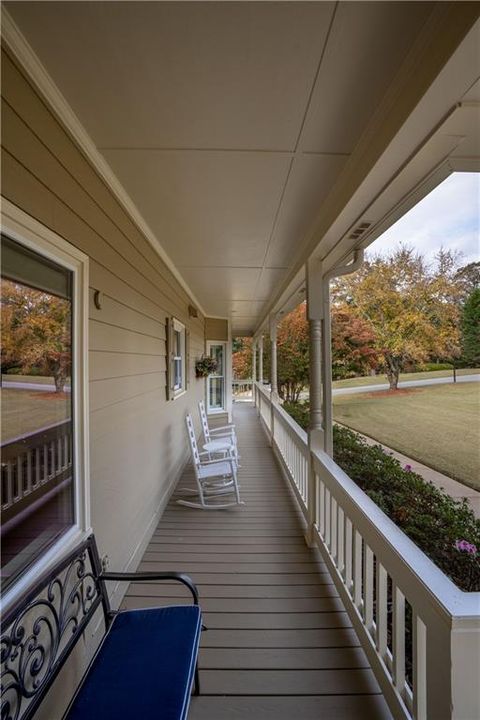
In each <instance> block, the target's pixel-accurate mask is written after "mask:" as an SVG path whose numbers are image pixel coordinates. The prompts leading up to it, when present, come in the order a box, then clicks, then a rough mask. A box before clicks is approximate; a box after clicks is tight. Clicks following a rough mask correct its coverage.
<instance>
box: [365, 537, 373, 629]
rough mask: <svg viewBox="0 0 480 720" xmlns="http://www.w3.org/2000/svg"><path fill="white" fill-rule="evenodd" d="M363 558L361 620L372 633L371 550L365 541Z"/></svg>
mask: <svg viewBox="0 0 480 720" xmlns="http://www.w3.org/2000/svg"><path fill="white" fill-rule="evenodd" d="M364 547H365V557H364V559H363V578H364V579H363V598H364V603H363V621H364V623H365V626H366V628H367V630H368V632H369V633H370V634H371V635H373V552H372V551H371V549H370V547H369V546H368V545H367V543H365V545H364Z"/></svg>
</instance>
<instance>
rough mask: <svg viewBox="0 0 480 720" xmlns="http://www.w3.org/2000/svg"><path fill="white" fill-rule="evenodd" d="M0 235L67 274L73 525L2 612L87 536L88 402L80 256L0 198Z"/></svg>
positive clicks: (84, 261)
mask: <svg viewBox="0 0 480 720" xmlns="http://www.w3.org/2000/svg"><path fill="white" fill-rule="evenodd" d="M1 230H2V233H3V234H4V235H6V236H7V237H9V238H11V239H12V240H14V241H15V242H17V243H19V244H20V245H23V246H24V247H26V248H29V249H30V250H32V251H34V252H35V253H37V254H38V255H40V256H43V257H45V258H46V259H48V260H52V261H53V262H55V263H57V264H58V265H61V266H63V267H65V268H67V269H68V270H70V271H71V272H72V274H73V294H72V301H73V318H72V319H73V325H72V340H73V354H72V406H73V412H72V419H73V470H74V478H75V480H74V524H73V525H72V526H71V527H70V528H69V529H68V530H67V531H66V532H65V533H64V534H63V535H62V536H61V537H60V538H58V540H57V541H56V542H54V543H53V545H51V547H49V548H48V550H46V551H45V552H44V553H43V554H42V555H41V556H40V557H39V558H37V560H36V561H35V562H34V563H33V564H32V565H31V566H30V567H29V568H28V569H27V570H26V571H25V572H24V573H22V574H21V575H20V577H18V578H17V580H15V581H14V582H13V583H12V586H11V587H9V588H8V590H7V591H6V592H5V594H4V596H3V597H2V598H1V603H0V604H1V610H2V612H5V611H6V610H7V609H8V608H9V607H10V606H11V605H12V604H13V603H15V601H16V600H17V599H18V598H19V596H21V595H22V594H23V593H25V592H26V591H27V590H28V588H29V586H30V585H31V584H32V583H33V582H34V580H35V579H36V578H38V575H39V574H40V573H43V572H45V571H46V570H48V569H49V568H50V567H51V566H53V565H54V563H56V562H58V559H59V558H60V557H62V556H64V555H66V554H67V553H68V552H69V551H70V550H71V549H72V548H73V547H74V546H75V545H77V544H78V543H79V542H80V541H81V540H83V539H84V538H85V537H86V536H87V535H88V534H89V533H90V532H91V525H90V522H91V521H90V457H89V422H88V411H89V399H88V314H89V313H88V305H89V290H88V271H89V259H88V256H87V255H85V253H83V252H82V251H81V250H78V249H77V248H76V247H75V246H73V245H71V244H70V243H69V242H67V241H66V240H65V239H64V238H62V237H60V236H59V235H57V234H56V233H55V232H53V231H52V230H50V229H49V228H47V227H46V226H45V225H43V224H42V223H40V222H38V221H37V220H35V219H34V218H32V217H31V216H30V215H28V214H27V213H25V212H24V211H23V210H20V208H18V207H17V206H15V205H13V203H11V202H10V201H8V200H6V199H5V198H3V197H2V211H1Z"/></svg>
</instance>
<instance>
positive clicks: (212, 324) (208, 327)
mask: <svg viewBox="0 0 480 720" xmlns="http://www.w3.org/2000/svg"><path fill="white" fill-rule="evenodd" d="M205 340H222V341H223V342H227V340H228V320H222V319H221V318H209V317H207V318H205Z"/></svg>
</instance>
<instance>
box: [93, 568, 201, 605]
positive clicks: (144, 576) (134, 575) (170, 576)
mask: <svg viewBox="0 0 480 720" xmlns="http://www.w3.org/2000/svg"><path fill="white" fill-rule="evenodd" d="M98 579H99V580H103V581H109V580H113V581H119V582H149V581H152V580H177V582H180V583H182V584H183V585H185V586H186V587H187V588H188V589H189V590H190V592H191V593H192V598H193V604H194V605H198V590H197V586H196V585H195V583H194V582H193V580H192V579H191V577H190V576H189V575H186V574H185V573H181V572H118V573H117V572H104V573H101V574H100V575H99V576H98Z"/></svg>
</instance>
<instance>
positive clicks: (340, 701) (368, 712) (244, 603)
mask: <svg viewBox="0 0 480 720" xmlns="http://www.w3.org/2000/svg"><path fill="white" fill-rule="evenodd" d="M234 419H235V423H236V425H237V433H238V438H239V447H240V452H241V456H242V461H241V462H242V468H241V471H240V482H241V495H242V499H243V500H245V502H246V505H245V506H244V507H241V508H238V509H234V510H223V511H218V512H210V513H207V512H204V511H201V510H193V509H189V508H185V507H181V506H179V505H177V504H176V502H175V497H173V498H172V500H171V502H170V504H169V505H168V507H167V509H166V511H165V513H164V515H163V517H162V519H161V521H160V523H159V525H158V528H157V530H156V531H155V534H154V536H153V538H152V541H151V543H150V545H149V546H148V548H147V551H146V553H145V555H144V558H143V561H142V563H141V565H140V568H139V569H141V570H167V569H171V570H182V571H185V572H187V573H188V574H189V575H191V576H192V578H193V579H194V581H195V582H196V583H197V585H198V587H199V591H200V599H201V606H202V609H203V613H204V623H205V625H206V626H207V627H208V630H207V631H206V632H204V633H202V641H201V650H200V682H201V690H202V695H201V697H198V698H192V703H191V708H190V714H189V718H190V720H233V719H235V720H240V719H241V718H246V719H247V718H248V719H249V720H314V719H315V720H317V719H320V718H322V720H327V719H328V718H341V719H342V720H353V718H355V719H357V720H360V719H362V720H380V719H381V720H386V718H390V714H389V712H388V709H387V707H386V704H385V701H384V699H383V697H382V695H381V693H380V689H379V687H378V685H377V683H376V681H375V679H374V677H373V674H372V671H371V670H370V669H369V666H368V662H367V660H366V657H365V655H364V653H363V650H362V649H361V648H360V647H359V642H358V639H357V637H356V635H355V632H354V631H353V629H352V628H351V625H350V621H349V619H348V616H347V614H346V612H345V611H344V608H343V606H342V603H341V602H340V600H339V598H338V596H337V593H336V591H335V587H334V585H333V584H332V580H331V578H330V576H329V574H328V573H327V571H326V567H325V565H324V564H323V563H322V561H321V559H320V557H319V555H318V553H317V552H316V551H314V550H310V549H308V548H307V546H306V545H305V542H304V539H303V528H302V522H301V518H300V515H299V513H298V510H297V508H296V504H295V500H294V497H293V495H292V493H291V492H290V490H289V488H288V487H287V485H286V483H285V481H284V479H283V477H282V475H281V473H280V470H279V468H278V465H277V463H276V460H275V458H274V456H273V453H272V451H271V449H270V447H269V446H268V444H267V439H266V436H265V435H264V433H263V431H262V429H261V427H260V422H259V420H258V418H257V415H256V412H255V410H254V408H253V407H252V405H251V404H247V403H244V404H240V403H238V404H237V405H235V418H234ZM181 484H182V485H185V486H187V485H192V484H193V474H192V472H191V469H190V468H188V469H187V470H186V472H185V474H184V478H183V479H182V483H181ZM183 599H185V602H187V601H188V600H187V594H186V592H185V591H184V590H183V589H181V588H180V587H178V586H175V585H173V584H172V585H167V584H164V583H157V584H155V585H154V584H153V583H152V584H132V585H131V586H130V588H129V591H128V593H127V596H126V597H125V600H124V607H146V606H150V605H159V604H171V603H172V602H173V603H179V602H182V601H183Z"/></svg>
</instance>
